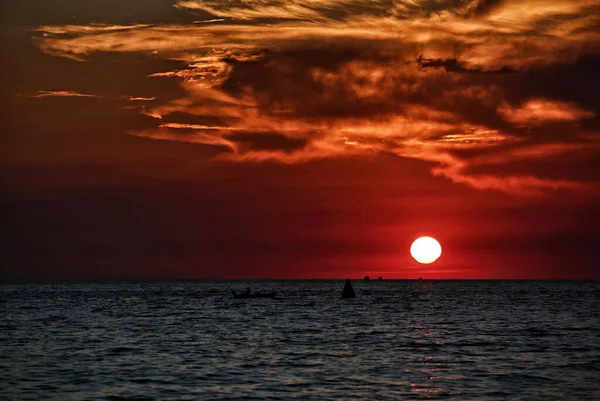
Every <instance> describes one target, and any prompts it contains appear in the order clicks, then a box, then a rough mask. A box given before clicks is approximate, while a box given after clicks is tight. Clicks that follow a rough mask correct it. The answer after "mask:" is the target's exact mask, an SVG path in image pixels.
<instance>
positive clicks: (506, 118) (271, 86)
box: [0, 0, 600, 279]
mask: <svg viewBox="0 0 600 401" xmlns="http://www.w3.org/2000/svg"><path fill="white" fill-rule="evenodd" d="M0 4H1V9H0V14H1V17H0V18H1V35H2V41H1V43H0V49H1V51H2V57H1V58H0V66H1V79H2V81H1V82H2V86H1V88H0V102H1V115H0V117H1V120H0V122H1V134H0V135H1V138H2V146H1V147H0V157H1V158H0V171H1V173H2V174H1V176H0V180H1V181H0V185H1V186H0V201H1V202H2V209H1V210H2V231H1V233H2V243H3V246H2V252H1V254H0V264H1V265H2V272H1V277H2V278H3V279H70V278H81V279H95V278H343V277H362V276H363V275H365V274H369V275H371V276H378V275H382V276H384V277H386V278H415V277H419V276H421V277H424V278H596V279H598V278H600V268H599V267H598V265H599V264H598V261H597V252H598V251H599V250H600V246H599V244H598V242H599V241H600V225H599V222H600V203H599V201H600V118H599V117H598V115H599V113H600V100H599V99H600V96H599V95H598V94H599V93H600V76H599V75H598V72H597V71H600V0H588V1H578V2H574V1H567V0H544V1H542V0H531V1H517V0H506V1H498V0H494V1H492V0H488V1H485V0H472V1H458V0H446V1H433V0H410V1H409V0H406V1H379V2H373V1H366V0H342V1H335V2H334V1H330V0H311V1H309V0H300V1H295V2H289V1H276V0H269V1H264V0H263V1H252V0H248V1H244V2H242V1H227V2H225V1H221V0H209V1H199V0H189V1H183V0H180V1H177V0H172V1H163V0H160V1H159V0H143V1H142V0H130V1H123V0H118V1H117V0H114V1H112V0H111V1H104V2H93V1H88V2H82V1H79V0H77V1H76V0H51V1H46V2H43V4H42V3H41V2H39V1H32V0H29V1H25V0H23V1H19V2H12V1H4V0H2V1H1V2H0ZM420 235H430V236H433V237H435V238H437V239H438V240H439V241H440V242H441V244H442V247H443V254H442V257H441V258H440V259H439V260H438V261H437V262H435V263H434V264H432V265H427V266H426V265H419V264H418V263H416V262H415V261H413V260H412V258H411V257H410V254H409V248H410V244H411V242H412V241H413V240H414V239H416V238H417V237H418V236H420Z"/></svg>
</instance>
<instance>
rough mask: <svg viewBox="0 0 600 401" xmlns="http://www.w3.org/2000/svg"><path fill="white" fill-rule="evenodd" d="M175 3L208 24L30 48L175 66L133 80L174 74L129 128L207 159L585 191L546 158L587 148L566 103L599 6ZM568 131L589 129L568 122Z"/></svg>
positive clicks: (588, 185)
mask: <svg viewBox="0 0 600 401" xmlns="http://www.w3.org/2000/svg"><path fill="white" fill-rule="evenodd" d="M177 7H178V8H181V9H189V10H203V11H205V12H208V13H209V14H210V15H211V16H213V17H214V18H209V19H207V20H206V21H203V22H211V23H206V24H205V23H203V24H193V25H134V26H123V25H114V26H110V25H87V26H78V25H65V26H43V27H39V28H38V29H37V31H36V32H37V33H36V35H35V37H34V43H35V44H36V45H37V46H38V47H39V48H40V49H41V50H43V51H44V52H45V53H47V54H49V55H52V56H60V57H66V58H70V59H74V60H78V61H86V60H89V59H90V57H91V55H93V54H94V53H100V52H102V53H130V54H137V55H139V56H140V57H150V58H161V59H169V60H177V61H180V62H183V63H185V66H184V67H181V68H176V69H170V70H166V71H160V72H153V73H151V74H149V75H148V79H151V80H160V79H176V80H179V82H180V86H181V89H182V91H183V94H182V95H178V96H177V97H169V98H166V100H157V99H161V97H160V96H158V94H157V96H152V97H144V98H136V97H130V99H131V100H134V101H142V100H147V101H150V100H152V103H150V104H148V105H144V106H143V107H142V108H141V112H142V113H143V114H145V115H148V116H151V117H152V118H153V119H154V122H155V126H154V127H153V128H148V127H144V128H143V129H142V128H140V129H138V130H134V131H132V132H131V134H132V135H136V136H143V137H147V138H152V139H159V140H169V141H181V142H189V143H195V144H200V145H202V146H209V147H211V146H212V147H215V149H216V150H217V151H216V153H217V154H218V156H217V158H220V159H226V160H230V161H236V162H261V161H266V160H271V161H277V162H282V163H299V162H306V161H309V160H315V159H322V158H331V157H346V156H354V155H367V154H374V153H389V154H394V155H397V156H399V157H403V158H411V159H417V160H421V161H423V162H427V163H431V164H432V169H431V171H432V174H434V175H436V176H442V177H446V178H448V179H450V180H452V181H453V182H456V183H461V184H465V185H469V186H471V187H474V188H478V189H494V190H502V191H506V192H512V193H520V194H526V195H531V194H537V193H541V192H544V191H548V190H556V189H567V190H589V189H593V188H594V186H595V185H596V183H595V182H594V181H589V180H581V181H577V180H573V179H564V178H563V177H561V175H560V171H561V170H562V169H563V168H562V167H561V165H560V161H559V160H557V159H556V158H555V157H554V156H555V155H556V154H557V153H561V152H566V151H569V152H579V151H581V150H582V149H583V148H584V147H585V146H590V144H594V145H593V146H595V144H596V143H597V142H598V141H600V135H599V134H598V131H596V130H594V129H593V125H594V124H597V122H598V117H597V114H598V113H597V104H593V102H594V100H593V98H591V97H589V96H587V97H586V96H582V95H581V93H585V92H586V90H585V87H589V86H590V85H592V86H593V85H594V81H593V79H594V78H593V75H587V76H588V77H591V78H588V82H584V81H582V80H578V79H579V78H578V77H579V75H578V74H577V72H578V68H579V69H580V70H581V68H584V67H583V66H584V64H585V63H588V64H589V65H592V66H594V67H600V62H597V61H598V60H600V30H599V29H598V28H599V27H600V1H596V0H586V1H580V2H569V1H564V0H550V1H538V0H533V1H532V2H527V3H523V2H520V1H516V0H506V1H483V0H474V1H469V2H463V1H457V0H447V1H433V0H410V1H408V0H406V1H394V2H392V1H380V2H367V1H364V0H345V1H332V0H302V1H300V0H299V1H285V2H284V1H276V0H260V1H259V0H249V1H231V2H221V1H192V0H189V1H179V2H178V3H177ZM212 22H215V23H212ZM586 60H587V61H586ZM590 60H592V61H590ZM585 68H588V67H585ZM590 80H592V81H590ZM561 82H562V83H564V84H560V83H561ZM581 122H585V123H586V124H589V125H590V126H577V125H575V124H574V123H581ZM566 123H568V125H569V126H568V127H566V126H565V124H566ZM522 160H526V161H531V162H534V161H539V160H544V161H547V162H549V163H553V166H554V167H552V168H551V169H550V170H549V172H550V173H552V172H554V171H555V172H556V173H555V174H554V176H552V174H550V176H544V177H542V176H540V175H539V174H538V172H537V171H535V169H533V168H530V169H529V170H525V171H520V172H518V173H514V172H510V171H509V168H508V167H507V166H510V165H513V164H514V163H516V162H517V161H522ZM524 165H527V164H526V163H525V164H524ZM489 166H493V169H494V170H493V171H487V172H485V173H484V172H482V171H483V170H485V169H486V168H488V167H489ZM591 167H593V166H591ZM490 168H491V167H490ZM478 169H479V171H478ZM597 179H600V177H597Z"/></svg>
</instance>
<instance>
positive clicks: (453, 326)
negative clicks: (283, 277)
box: [0, 281, 600, 400]
mask: <svg viewBox="0 0 600 401" xmlns="http://www.w3.org/2000/svg"><path fill="white" fill-rule="evenodd" d="M353 284H354V288H355V291H356V292H357V295H358V298H356V299H351V300H342V299H340V293H341V290H342V287H343V285H344V282H343V281H252V282H241V281H240V282H210V281H206V282H154V283H152V282H146V283H143V282H134V283H118V282H114V283H69V284H45V285H42V284H18V285H7V284H5V285H3V286H0V295H1V305H0V306H1V311H2V319H1V321H0V398H2V399H6V400H38V399H53V400H125V399H127V400H142V399H144V400H146V399H157V400H191V399H198V400H212V399H231V400H234V399H235V400H238V399H248V400H250V399H255V400H258V399H281V400H285V399H302V400H338V399H373V400H387V399H390V400H396V399H415V400H418V399H473V400H495V399H499V400H500V399H531V400H551V399H557V400H558V399H560V400H563V399H574V400H587V399H589V400H599V399H600V283H599V282H556V281H421V282H419V281H382V282H377V281H370V282H363V281H354V282H353ZM246 287H251V288H252V289H254V290H277V291H279V293H280V295H279V298H278V299H274V300H271V299H253V300H234V299H232V297H231V296H230V295H229V290H230V289H231V288H235V289H244V288H246Z"/></svg>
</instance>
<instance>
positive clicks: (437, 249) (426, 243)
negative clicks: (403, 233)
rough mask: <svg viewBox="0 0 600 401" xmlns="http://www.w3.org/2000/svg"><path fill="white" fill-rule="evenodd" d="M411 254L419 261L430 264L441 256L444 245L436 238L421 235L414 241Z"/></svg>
mask: <svg viewBox="0 0 600 401" xmlns="http://www.w3.org/2000/svg"><path fill="white" fill-rule="evenodd" d="M410 254H411V255H412V257H413V258H414V259H415V260H416V261H417V262H419V263H423V264H429V263H433V262H435V261H436V260H437V259H438V258H439V257H440V255H441V254H442V247H441V245H440V243H439V242H438V241H437V240H436V239H435V238H431V237H421V238H418V239H416V240H415V242H413V243H412V245H411V247H410Z"/></svg>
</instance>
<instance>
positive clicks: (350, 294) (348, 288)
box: [342, 279, 356, 298]
mask: <svg viewBox="0 0 600 401" xmlns="http://www.w3.org/2000/svg"><path fill="white" fill-rule="evenodd" d="M342 298H356V293H355V292H354V288H352V283H351V282H350V279H348V280H346V284H345V285H344V289H343V290H342Z"/></svg>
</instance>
